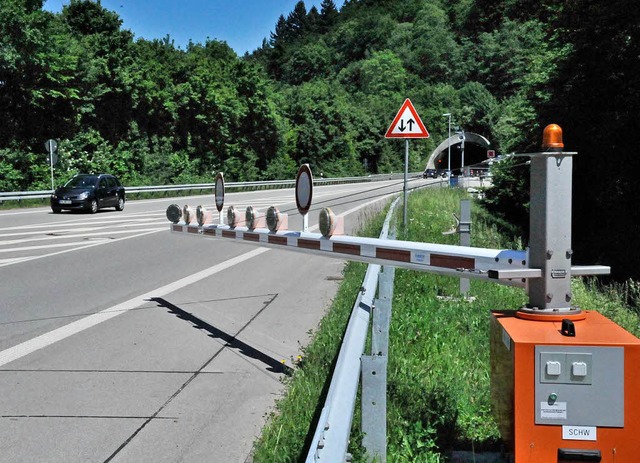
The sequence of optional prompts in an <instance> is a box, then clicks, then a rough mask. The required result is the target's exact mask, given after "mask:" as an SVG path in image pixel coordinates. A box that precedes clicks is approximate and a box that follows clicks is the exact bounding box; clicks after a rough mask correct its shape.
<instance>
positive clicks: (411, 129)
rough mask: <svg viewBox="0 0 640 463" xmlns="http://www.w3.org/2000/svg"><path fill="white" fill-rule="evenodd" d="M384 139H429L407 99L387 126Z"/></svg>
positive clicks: (425, 129)
mask: <svg viewBox="0 0 640 463" xmlns="http://www.w3.org/2000/svg"><path fill="white" fill-rule="evenodd" d="M385 138H429V132H427V128H426V127H425V126H424V124H423V123H422V120H420V116H418V113H417V111H416V110H415V108H414V107H413V104H411V100H409V98H407V99H406V100H405V101H404V104H403V105H402V107H401V108H400V111H398V114H396V117H395V118H394V119H393V122H392V123H391V125H390V126H389V129H388V130H387V133H386V135H385Z"/></svg>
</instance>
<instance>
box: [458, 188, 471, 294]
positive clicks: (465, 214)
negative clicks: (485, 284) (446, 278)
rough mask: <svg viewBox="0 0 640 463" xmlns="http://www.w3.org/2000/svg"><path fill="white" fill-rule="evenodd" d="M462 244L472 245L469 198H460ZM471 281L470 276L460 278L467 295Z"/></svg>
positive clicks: (462, 289)
mask: <svg viewBox="0 0 640 463" xmlns="http://www.w3.org/2000/svg"><path fill="white" fill-rule="evenodd" d="M458 233H459V235H460V246H471V201H469V200H468V199H462V200H460V225H459V231H458ZM470 289H471V283H470V281H469V279H468V278H460V294H462V296H463V297H467V296H468V294H469V290H470Z"/></svg>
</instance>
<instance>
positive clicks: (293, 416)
mask: <svg viewBox="0 0 640 463" xmlns="http://www.w3.org/2000/svg"><path fill="white" fill-rule="evenodd" d="M463 198H466V196H465V194H464V192H462V191H460V190H449V189H437V190H433V189H429V190H426V191H424V192H421V193H416V194H413V195H411V197H410V202H409V214H408V216H409V217H411V219H410V221H409V224H408V232H407V235H406V236H404V237H399V238H402V239H408V240H411V241H425V242H433V243H443V244H457V240H458V237H457V235H443V234H442V232H444V231H447V230H448V229H450V228H451V227H452V226H453V225H454V219H453V217H452V214H453V213H454V212H455V213H457V212H458V210H459V203H460V199H463ZM383 217H384V216H383V215H381V216H380V217H377V218H376V219H375V220H374V221H373V222H372V223H371V224H370V225H369V226H368V227H367V228H366V230H365V232H364V234H365V235H367V236H377V233H379V230H380V225H381V223H382V219H383ZM472 221H473V231H472V246H478V247H485V248H499V249H502V248H504V249H522V244H521V242H520V240H519V238H518V237H508V236H505V235H504V232H503V234H500V233H499V232H498V226H497V225H496V224H495V223H493V222H492V221H491V217H490V216H489V215H488V214H487V213H486V212H485V211H484V210H483V209H482V208H480V207H479V206H477V205H476V204H473V207H472ZM503 225H504V224H502V225H500V230H503V229H504V226H503ZM365 268H366V266H365V265H363V264H353V263H351V264H348V265H347V266H346V267H345V271H344V276H345V280H344V283H343V284H342V286H341V288H340V290H339V292H338V295H337V297H336V299H335V301H334V303H333V305H332V307H331V308H330V310H329V312H328V314H327V316H326V317H325V318H324V319H323V321H322V323H321V325H320V327H319V328H318V330H317V333H316V334H315V337H314V339H313V341H312V342H311V343H310V344H309V346H308V347H307V348H305V350H304V355H303V360H302V362H301V363H300V364H299V365H298V368H297V369H296V371H295V373H294V375H293V376H292V377H291V378H288V379H287V382H288V384H287V386H288V392H287V394H286V396H285V397H283V398H282V399H281V400H280V401H279V402H278V404H277V406H276V410H275V411H274V413H273V414H272V415H271V417H270V419H269V423H268V424H267V426H266V427H265V429H264V431H263V434H262V436H261V438H260V439H259V440H258V442H257V443H256V446H255V453H254V462H256V463H258V462H270V463H271V462H297V461H304V459H305V457H306V454H307V451H308V448H309V444H310V442H309V440H310V439H311V437H312V436H313V432H314V429H315V425H316V421H317V419H318V416H319V413H320V410H321V409H322V405H323V402H324V394H326V390H327V389H328V385H329V382H330V379H331V378H330V375H331V371H332V367H333V364H334V362H335V359H336V355H337V352H338V350H339V347H340V343H341V341H342V334H343V333H344V330H345V327H346V324H347V322H348V318H349V314H350V311H351V308H352V306H353V302H354V299H355V296H356V294H357V291H358V288H359V287H360V284H361V282H362V278H363V276H364V271H365ZM572 285H573V293H574V300H575V302H576V304H577V305H579V306H580V307H582V308H584V309H587V310H597V311H599V312H601V313H603V314H604V315H605V316H607V317H609V318H611V319H612V320H613V321H615V322H616V323H618V324H620V325H621V326H622V327H623V328H625V329H627V330H628V331H630V332H631V333H633V334H635V335H636V336H640V316H639V313H638V310H637V309H632V308H629V307H628V306H627V305H626V302H628V301H630V300H631V301H632V302H635V306H636V307H638V301H640V298H639V297H638V296H639V295H640V285H638V284H637V283H633V282H629V283H627V284H625V285H617V286H610V287H606V288H602V287H600V286H599V285H598V282H597V280H595V279H584V280H582V279H574V281H573V283H572ZM458 288H459V280H458V279H456V278H450V277H442V276H438V275H431V274H427V273H422V272H415V271H409V270H400V269H399V270H397V271H396V277H395V290H394V300H393V315H392V318H391V333H390V347H389V366H388V389H387V391H388V394H387V395H388V398H387V400H388V403H387V423H388V430H387V434H388V435H387V439H388V452H387V461H389V462H407V463H409V462H411V463H414V462H429V463H431V462H443V461H447V455H448V453H449V452H450V451H451V450H454V449H455V450H471V451H473V452H482V451H484V450H493V451H495V450H499V449H500V442H499V437H500V436H499V433H498V429H497V426H496V423H495V422H494V420H493V417H492V414H491V403H490V394H489V382H490V378H489V372H490V364H489V343H488V339H489V312H490V311H491V310H494V309H517V308H519V307H521V306H522V305H524V304H525V303H526V301H527V296H526V294H525V292H524V291H523V290H521V289H518V288H511V287H506V286H500V285H496V284H493V283H489V282H483V281H475V280H474V281H472V282H471V291H470V294H471V295H473V296H474V299H473V300H472V301H467V300H464V299H461V298H459V297H457V296H458V295H459V290H458ZM359 419H360V418H359V410H358V409H357V410H356V414H355V416H354V431H353V434H352V439H351V443H350V449H349V451H350V452H352V454H353V461H355V462H358V461H365V460H364V456H363V452H362V449H361V448H360V447H359V442H360V436H359V435H358V428H359Z"/></svg>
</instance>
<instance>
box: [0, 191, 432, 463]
mask: <svg viewBox="0 0 640 463" xmlns="http://www.w3.org/2000/svg"><path fill="white" fill-rule="evenodd" d="M417 182H418V183H423V181H422V180H419V181H417ZM414 183H415V182H414ZM401 189H402V182H401V181H400V182H398V181H389V182H376V183H366V184H358V185H337V186H328V187H316V188H315V189H314V193H313V199H314V202H313V204H314V205H313V207H312V210H311V212H310V225H311V226H312V227H313V226H314V225H315V224H316V223H317V211H318V210H319V209H320V208H321V207H326V206H329V207H331V208H332V209H333V210H334V212H335V213H336V214H344V213H348V215H346V218H345V222H346V227H347V230H349V229H350V228H352V227H357V226H358V224H359V220H361V219H360V217H362V211H364V210H366V209H367V207H364V206H365V205H367V204H369V206H368V207H376V206H374V205H372V204H371V203H372V202H373V201H374V200H380V199H381V198H384V197H385V195H388V194H389V193H391V192H392V191H396V192H398V191H401ZM171 203H177V204H179V205H184V204H190V205H192V206H193V207H194V208H195V206H197V205H199V204H203V205H204V206H206V207H209V208H210V209H215V208H214V198H213V195H208V196H201V197H191V198H180V199H166V200H144V201H130V202H128V203H127V204H126V207H125V210H124V211H123V212H116V211H113V210H104V211H100V212H99V213H97V214H95V215H90V214H78V213H62V214H55V215H54V214H52V213H51V211H50V210H49V209H48V208H46V209H45V208H38V209H22V210H13V211H7V212H0V462H111V461H113V462H136V463H137V462H245V461H249V460H250V453H251V448H252V445H253V442H254V440H255V438H256V436H258V435H259V433H260V429H261V427H262V426H263V425H264V422H265V419H266V417H267V414H268V412H269V410H271V409H272V407H273V405H274V402H275V400H276V399H277V398H278V397H279V396H280V395H281V394H282V391H283V384H282V382H281V380H282V378H283V376H284V375H285V374H287V373H289V372H290V371H291V369H292V368H295V359H296V357H297V356H298V355H299V354H300V352H301V348H302V346H304V345H305V344H306V343H307V342H308V340H309V338H310V333H311V332H312V331H313V330H314V329H315V328H316V326H317V324H318V322H319V321H320V319H321V317H322V316H323V314H324V313H325V310H326V309H327V307H328V305H329V304H330V301H331V299H332V298H333V297H334V295H335V291H336V289H337V286H338V284H339V281H340V279H341V272H342V267H343V265H344V262H342V261H339V260H332V259H330V258H327V257H321V256H314V255H305V254H298V253H294V252H290V251H285V250H274V249H266V248H259V247H254V246H252V245H249V244H242V243H235V242H228V241H226V240H221V241H215V240H199V239H190V238H188V237H184V236H181V235H177V234H171V233H170V232H169V222H168V221H167V219H166V216H165V211H166V208H167V206H168V205H169V204H171ZM380 204H382V203H381V202H378V203H377V205H378V206H379V205H380ZM225 205H235V206H236V207H239V208H240V210H242V211H243V210H244V208H245V207H246V206H247V205H253V206H254V207H256V208H257V209H258V210H260V211H265V210H266V209H267V207H269V206H271V205H276V206H278V207H279V208H280V209H281V210H283V211H287V210H288V211H289V214H290V219H289V228H290V229H293V230H295V229H298V230H299V229H300V228H301V224H302V220H301V217H300V216H299V215H298V213H297V211H296V210H295V199H294V192H293V189H287V190H269V191H259V192H251V193H227V195H226V197H225ZM354 297H355V295H354Z"/></svg>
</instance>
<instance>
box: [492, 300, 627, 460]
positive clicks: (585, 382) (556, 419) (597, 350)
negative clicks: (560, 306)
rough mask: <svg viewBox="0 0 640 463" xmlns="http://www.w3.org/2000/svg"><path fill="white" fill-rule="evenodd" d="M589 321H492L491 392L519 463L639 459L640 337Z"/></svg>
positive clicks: (511, 317)
mask: <svg viewBox="0 0 640 463" xmlns="http://www.w3.org/2000/svg"><path fill="white" fill-rule="evenodd" d="M583 314H585V315H586V316H585V317H584V319H583V320H578V321H573V322H569V328H571V329H570V330H567V329H566V328H567V325H563V324H562V322H561V321H557V322H556V321H531V320H526V319H522V318H518V316H517V315H516V312H514V311H505V312H494V313H493V314H492V317H491V336H490V339H491V395H492V402H493V404H494V411H495V414H496V418H497V421H498V425H499V427H500V431H501V434H502V437H503V439H504V441H505V443H506V445H507V447H508V448H509V450H510V451H511V452H512V454H513V457H514V461H515V463H552V462H553V463H555V462H558V463H561V462H570V461H571V462H592V461H593V462H602V463H636V462H640V340H639V339H638V338H636V337H635V336H633V335H632V334H630V333H629V332H628V331H626V330H624V329H623V328H621V327H620V326H618V325H616V324H615V323H613V322H612V321H611V320H609V319H607V318H605V317H604V316H602V315H601V314H599V313H597V312H592V311H586V312H583Z"/></svg>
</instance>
